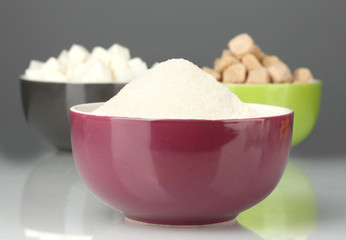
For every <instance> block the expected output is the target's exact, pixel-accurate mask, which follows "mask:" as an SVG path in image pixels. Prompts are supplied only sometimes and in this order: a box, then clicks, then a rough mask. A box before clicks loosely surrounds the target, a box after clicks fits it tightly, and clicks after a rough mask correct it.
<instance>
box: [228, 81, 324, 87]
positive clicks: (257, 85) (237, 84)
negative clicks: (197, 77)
mask: <svg viewBox="0 0 346 240" xmlns="http://www.w3.org/2000/svg"><path fill="white" fill-rule="evenodd" d="M221 84H222V85H224V86H251V87H282V86H309V85H321V84H322V81H321V80H319V79H313V80H312V82H311V83H294V82H293V83H263V84H252V83H251V84H249V83H221Z"/></svg>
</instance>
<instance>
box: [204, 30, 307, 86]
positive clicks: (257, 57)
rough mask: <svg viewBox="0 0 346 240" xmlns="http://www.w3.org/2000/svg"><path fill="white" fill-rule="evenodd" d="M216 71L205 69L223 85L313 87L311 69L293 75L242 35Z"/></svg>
mask: <svg viewBox="0 0 346 240" xmlns="http://www.w3.org/2000/svg"><path fill="white" fill-rule="evenodd" d="M228 47H229V49H225V50H224V51H223V53H222V56H221V57H220V58H217V59H216V60H215V62H214V69H211V68H208V67H203V70H204V71H206V72H208V73H209V74H211V75H213V76H214V77H215V78H216V80H218V81H220V82H224V83H249V84H266V83H292V82H294V83H310V82H312V80H313V75H312V73H311V71H310V70H309V69H308V68H298V69H296V70H295V71H294V75H292V72H291V70H290V68H289V67H288V66H287V65H286V64H285V63H284V62H283V61H281V60H280V59H279V58H278V57H277V56H275V55H267V54H265V53H264V52H262V50H261V49H260V48H259V46H258V45H256V44H255V42H254V40H253V39H252V38H251V36H250V35H248V34H247V33H243V34H239V35H237V36H236V37H234V38H233V39H231V40H230V41H229V43H228Z"/></svg>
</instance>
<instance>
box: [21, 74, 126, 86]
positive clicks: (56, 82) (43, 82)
mask: <svg viewBox="0 0 346 240" xmlns="http://www.w3.org/2000/svg"><path fill="white" fill-rule="evenodd" d="M19 79H20V80H21V81H24V82H31V83H41V84H47V85H54V84H56V85H126V84H128V83H129V82H126V83H125V82H124V83H119V82H63V81H51V80H46V81H43V80H33V79H28V78H25V77H24V76H23V75H22V76H20V77H19Z"/></svg>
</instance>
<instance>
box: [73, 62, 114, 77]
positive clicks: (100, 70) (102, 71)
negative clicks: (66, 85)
mask: <svg viewBox="0 0 346 240" xmlns="http://www.w3.org/2000/svg"><path fill="white" fill-rule="evenodd" d="M73 81H75V82H77V81H83V82H111V81H112V73H111V71H110V69H109V68H108V67H107V66H106V65H105V64H103V63H102V62H101V61H100V60H97V59H91V60H89V61H87V62H86V63H84V64H81V65H79V66H77V67H76V68H75V71H74V78H73Z"/></svg>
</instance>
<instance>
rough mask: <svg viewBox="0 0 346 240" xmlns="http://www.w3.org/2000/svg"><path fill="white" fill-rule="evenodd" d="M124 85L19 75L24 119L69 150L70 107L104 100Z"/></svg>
mask: <svg viewBox="0 0 346 240" xmlns="http://www.w3.org/2000/svg"><path fill="white" fill-rule="evenodd" d="M124 86H125V84H120V83H60V82H47V81H44V82H43V81H32V80H27V79H24V78H21V79H20V90H21V98H22V108H23V111H24V115H25V119H26V120H27V122H28V123H29V125H30V126H31V127H33V128H34V129H35V130H36V131H37V132H39V133H40V135H42V136H43V138H44V139H45V140H46V141H48V142H49V143H50V144H52V145H54V146H55V147H57V148H58V149H60V150H66V151H71V149H72V148H71V136H70V120H69V109H70V107H72V106H74V105H77V104H82V103H89V102H104V101H107V100H109V99H110V98H111V97H113V96H114V95H115V94H117V93H118V92H119V91H120V89H121V88H123V87H124Z"/></svg>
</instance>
